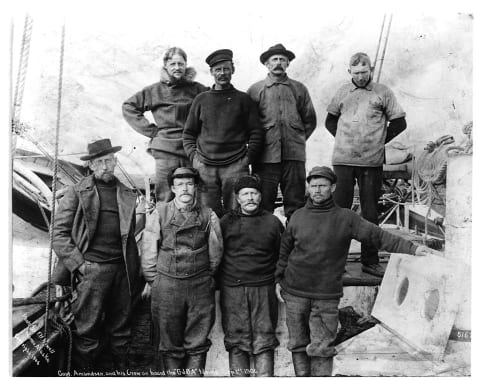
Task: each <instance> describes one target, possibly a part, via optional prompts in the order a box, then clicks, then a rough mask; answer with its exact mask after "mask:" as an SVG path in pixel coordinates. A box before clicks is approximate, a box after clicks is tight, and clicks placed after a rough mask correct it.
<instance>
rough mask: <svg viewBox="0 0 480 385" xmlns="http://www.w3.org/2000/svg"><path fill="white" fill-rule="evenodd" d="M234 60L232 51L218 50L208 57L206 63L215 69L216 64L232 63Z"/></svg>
mask: <svg viewBox="0 0 480 385" xmlns="http://www.w3.org/2000/svg"><path fill="white" fill-rule="evenodd" d="M232 59H233V52H232V50H230V49H218V50H216V51H214V52H212V53H211V54H210V55H208V56H207V58H206V59H205V61H206V63H207V64H208V65H209V66H210V67H213V66H214V65H215V64H217V63H220V62H222V61H226V60H229V61H232Z"/></svg>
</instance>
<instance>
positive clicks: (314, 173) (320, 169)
mask: <svg viewBox="0 0 480 385" xmlns="http://www.w3.org/2000/svg"><path fill="white" fill-rule="evenodd" d="M312 178H326V179H328V180H329V181H330V182H332V184H335V183H337V176H336V175H335V173H334V172H333V171H332V169H331V168H330V167H326V166H315V167H314V168H312V169H311V170H310V172H309V173H308V176H307V182H308V183H310V180H311V179H312Z"/></svg>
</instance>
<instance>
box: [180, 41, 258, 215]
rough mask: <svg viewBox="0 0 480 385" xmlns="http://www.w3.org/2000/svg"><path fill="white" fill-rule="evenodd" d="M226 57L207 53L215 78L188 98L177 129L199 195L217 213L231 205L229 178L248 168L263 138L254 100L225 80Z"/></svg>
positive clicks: (229, 62) (230, 66)
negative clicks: (207, 87) (188, 104)
mask: <svg viewBox="0 0 480 385" xmlns="http://www.w3.org/2000/svg"><path fill="white" fill-rule="evenodd" d="M232 58H233V54H232V51H230V50H229V49H221V50H218V51H215V52H213V53H212V54H210V55H209V56H208V57H207V59H206V62H207V64H208V65H209V66H210V73H211V74H212V76H213V78H214V80H215V84H214V86H213V87H212V89H211V90H210V91H207V92H204V93H202V94H200V95H198V96H197V97H196V98H195V99H194V101H193V104H192V108H191V109H190V113H189V115H188V118H187V121H186V123H185V130H184V132H183V147H184V148H185V152H186V153H187V156H188V157H189V158H190V160H191V161H192V164H193V167H195V168H196V169H197V170H198V171H199V172H200V179H201V184H200V199H201V201H202V203H203V204H205V205H206V206H209V207H211V208H212V209H213V210H214V211H215V212H216V213H217V215H218V216H219V217H221V216H222V215H223V213H224V211H228V210H231V209H233V208H234V206H235V197H234V192H233V184H234V182H235V178H237V177H238V176H241V175H246V174H247V173H248V168H249V167H248V166H249V164H252V163H253V162H254V161H255V159H256V158H257V156H258V155H259V153H260V152H261V150H262V144H263V129H262V128H261V126H260V120H259V116H258V111H257V108H256V106H255V104H254V103H253V101H252V99H250V97H249V96H248V95H247V94H246V93H244V92H240V91H238V90H236V89H235V88H234V87H233V86H232V84H231V83H230V81H231V79H232V74H233V73H234V71H235V68H234V66H233V62H232ZM222 202H223V205H222Z"/></svg>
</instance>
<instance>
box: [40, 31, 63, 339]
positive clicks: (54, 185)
mask: <svg viewBox="0 0 480 385" xmlns="http://www.w3.org/2000/svg"><path fill="white" fill-rule="evenodd" d="M64 52H65V24H63V26H62V38H61V43H60V68H59V77H58V99H57V122H56V127H55V155H54V168H53V180H52V205H51V211H52V212H51V216H50V228H49V236H50V250H49V253H48V286H47V294H46V301H45V319H46V321H48V314H49V309H50V306H49V305H50V303H49V302H50V283H51V280H52V254H53V226H54V223H55V199H56V195H57V176H58V142H59V136H60V116H61V109H62V86H63V57H64ZM47 333H48V322H45V333H44V335H45V340H46V339H47Z"/></svg>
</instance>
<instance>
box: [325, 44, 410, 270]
mask: <svg viewBox="0 0 480 385" xmlns="http://www.w3.org/2000/svg"><path fill="white" fill-rule="evenodd" d="M348 73H349V74H350V75H351V77H352V79H351V82H349V83H347V84H345V85H343V86H342V87H340V89H339V90H338V91H337V93H336V94H335V96H334V97H333V99H332V101H331V103H330V104H329V105H328V107H327V111H328V115H327V118H326V120H325V127H326V128H327V130H328V131H329V132H330V133H331V134H332V135H333V136H334V137H335V145H334V149H333V156H332V164H333V169H334V170H335V174H336V175H337V177H338V182H337V189H336V191H335V193H334V199H335V202H336V203H337V204H338V205H339V206H340V207H345V208H348V209H349V208H351V207H352V202H353V195H354V187H355V181H356V182H357V183H358V188H359V192H360V206H361V208H362V217H363V218H365V219H366V220H368V221H370V222H372V223H374V224H378V211H377V204H378V199H379V197H380V195H381V188H382V175H383V163H385V144H386V143H388V142H389V141H390V140H392V139H393V138H395V137H396V136H397V135H399V134H400V133H401V132H403V131H404V130H405V129H406V128H407V122H406V121H405V112H404V111H403V109H402V107H401V106H400V104H399V103H398V102H397V99H396V98H395V95H394V94H393V92H392V90H390V88H388V87H387V86H385V85H383V84H378V83H375V82H373V79H372V65H371V62H370V58H369V57H368V55H367V54H365V53H363V52H358V53H356V54H355V55H353V56H352V57H351V59H350V67H349V69H348ZM387 123H388V125H387ZM361 261H362V270H363V271H364V272H366V273H368V274H372V275H375V276H378V277H382V276H383V274H384V273H385V270H384V269H383V267H382V266H381V265H380V264H379V263H378V261H379V259H378V250H377V249H376V248H375V247H374V246H373V245H372V244H371V243H368V242H367V243H362V250H361Z"/></svg>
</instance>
